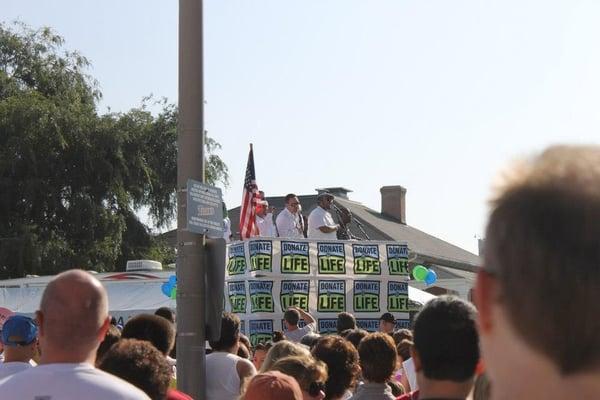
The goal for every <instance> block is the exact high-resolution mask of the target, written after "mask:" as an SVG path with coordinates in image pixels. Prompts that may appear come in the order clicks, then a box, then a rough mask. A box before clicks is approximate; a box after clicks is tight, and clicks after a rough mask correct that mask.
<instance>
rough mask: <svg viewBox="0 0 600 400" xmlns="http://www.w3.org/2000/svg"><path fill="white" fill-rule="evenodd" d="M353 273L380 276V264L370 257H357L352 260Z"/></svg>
mask: <svg viewBox="0 0 600 400" xmlns="http://www.w3.org/2000/svg"><path fill="white" fill-rule="evenodd" d="M354 273H355V274H366V275H381V262H380V261H379V260H377V259H375V258H371V257H366V256H364V257H357V258H355V259H354Z"/></svg>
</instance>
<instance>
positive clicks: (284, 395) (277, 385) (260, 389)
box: [240, 371, 302, 400]
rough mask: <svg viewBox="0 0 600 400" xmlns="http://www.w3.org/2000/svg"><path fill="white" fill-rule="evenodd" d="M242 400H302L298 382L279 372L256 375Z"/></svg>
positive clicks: (249, 383)
mask: <svg viewBox="0 0 600 400" xmlns="http://www.w3.org/2000/svg"><path fill="white" fill-rule="evenodd" d="M240 399H242V400H302V391H301V390H300V386H299V385H298V382H296V380H295V379H294V378H292V377H291V376H289V375H285V374H283V373H281V372H279V371H270V372H265V373H261V374H258V375H255V376H254V377H253V378H252V379H251V380H250V382H248V385H247V386H246V390H245V391H244V394H243V395H242V396H241V397H240Z"/></svg>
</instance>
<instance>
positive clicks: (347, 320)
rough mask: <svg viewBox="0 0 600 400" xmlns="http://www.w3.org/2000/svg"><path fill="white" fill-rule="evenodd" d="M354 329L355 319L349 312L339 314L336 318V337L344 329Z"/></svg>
mask: <svg viewBox="0 0 600 400" xmlns="http://www.w3.org/2000/svg"><path fill="white" fill-rule="evenodd" d="M355 328H356V318H354V315H352V314H350V313H349V312H345V311H344V312H341V313H339V314H338V316H337V328H336V329H337V333H338V335H339V334H340V333H342V332H343V331H345V330H346V329H355Z"/></svg>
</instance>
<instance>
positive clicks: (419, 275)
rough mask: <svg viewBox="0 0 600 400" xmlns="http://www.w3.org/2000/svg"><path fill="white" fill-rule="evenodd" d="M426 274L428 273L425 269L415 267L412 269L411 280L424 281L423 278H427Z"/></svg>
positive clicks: (419, 266)
mask: <svg viewBox="0 0 600 400" xmlns="http://www.w3.org/2000/svg"><path fill="white" fill-rule="evenodd" d="M427 272H428V271H427V268H425V267H424V266H422V265H416V266H415V267H414V268H413V271H412V275H413V278H415V279H416V280H417V281H419V282H423V281H424V280H425V278H426V277H427Z"/></svg>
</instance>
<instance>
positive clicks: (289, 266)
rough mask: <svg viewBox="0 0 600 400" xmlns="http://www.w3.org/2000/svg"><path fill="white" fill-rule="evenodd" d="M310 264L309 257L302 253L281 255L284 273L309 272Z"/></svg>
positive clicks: (282, 271)
mask: <svg viewBox="0 0 600 400" xmlns="http://www.w3.org/2000/svg"><path fill="white" fill-rule="evenodd" d="M309 272H310V265H309V264H308V257H307V256H304V255H300V254H290V255H287V256H282V257H281V273H282V274H308V273H309Z"/></svg>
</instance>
